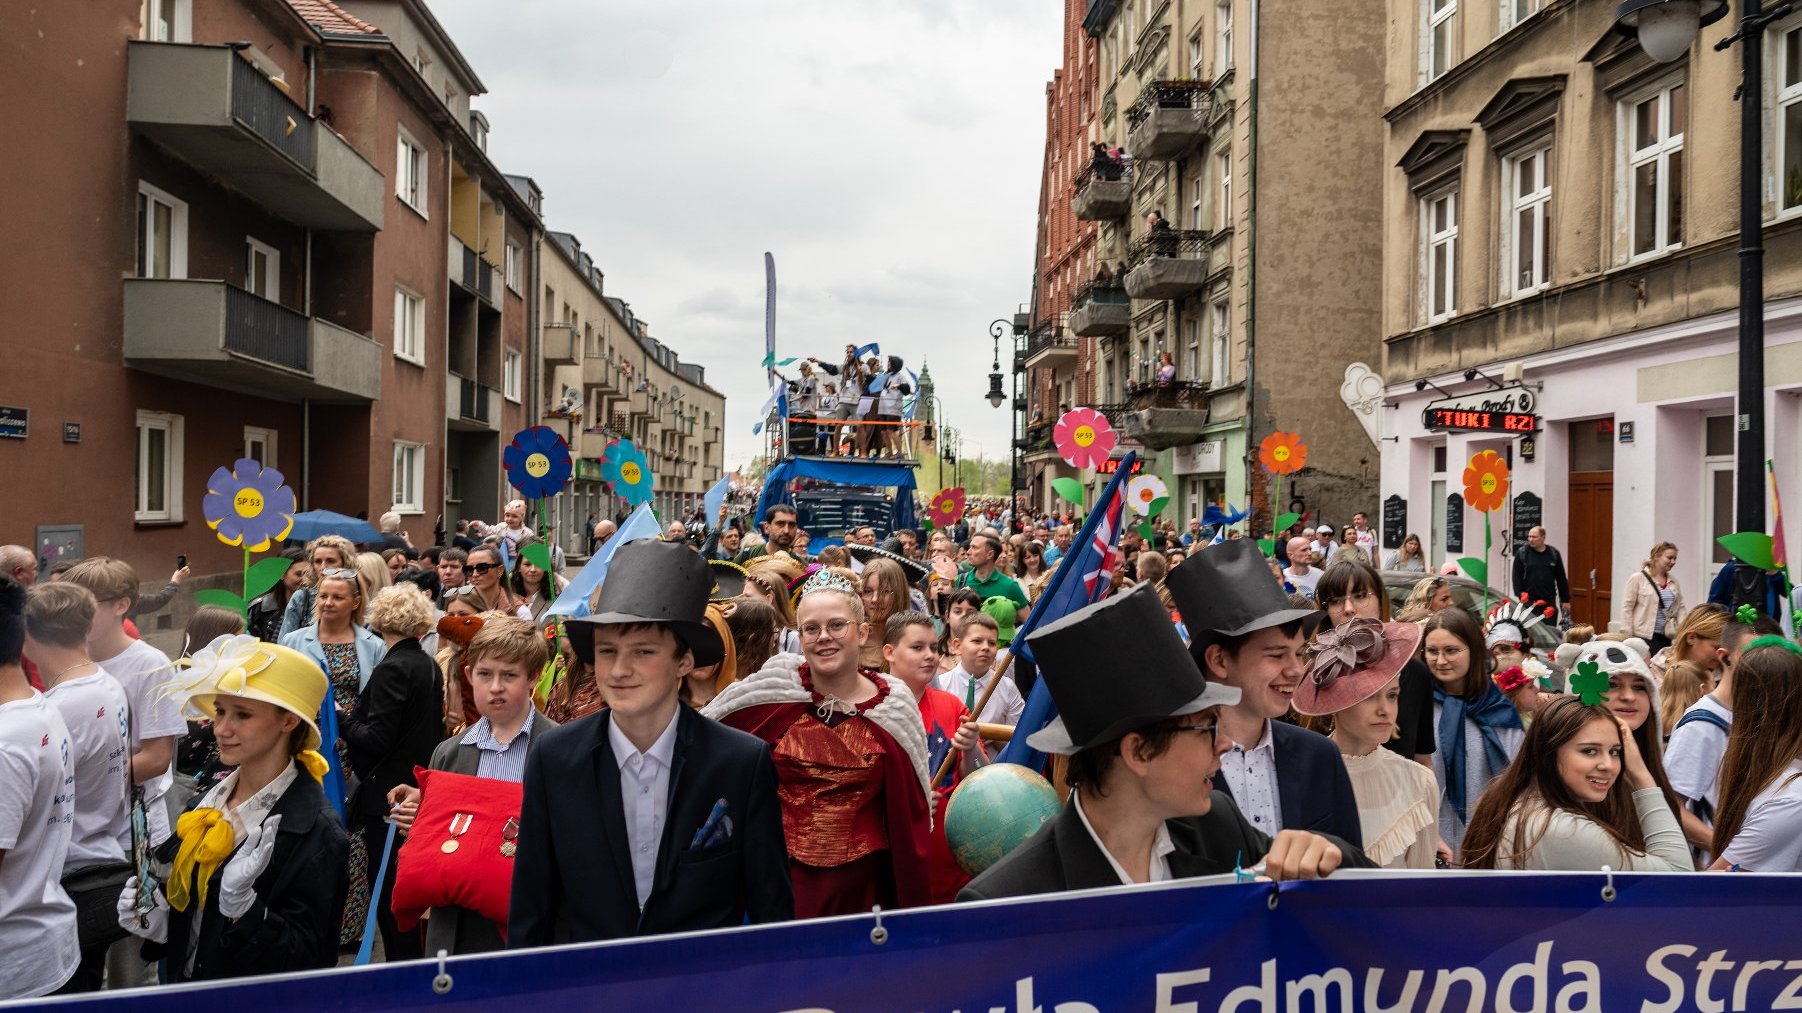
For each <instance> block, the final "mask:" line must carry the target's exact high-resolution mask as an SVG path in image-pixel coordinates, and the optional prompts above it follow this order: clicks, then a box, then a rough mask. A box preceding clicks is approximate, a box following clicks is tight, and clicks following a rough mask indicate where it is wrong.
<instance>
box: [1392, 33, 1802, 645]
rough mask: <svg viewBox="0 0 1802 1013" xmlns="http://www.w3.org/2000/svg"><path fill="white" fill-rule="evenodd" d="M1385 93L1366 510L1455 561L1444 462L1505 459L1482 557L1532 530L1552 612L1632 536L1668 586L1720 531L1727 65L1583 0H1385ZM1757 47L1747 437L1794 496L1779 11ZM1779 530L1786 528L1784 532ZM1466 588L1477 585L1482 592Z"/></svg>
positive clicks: (1797, 490)
mask: <svg viewBox="0 0 1802 1013" xmlns="http://www.w3.org/2000/svg"><path fill="white" fill-rule="evenodd" d="M1389 15H1390V17H1389V20H1390V21H1391V23H1392V24H1393V25H1395V26H1396V33H1395V34H1394V35H1393V36H1392V39H1391V45H1390V47H1389V50H1388V70H1387V75H1386V83H1385V89H1384V121H1385V129H1386V141H1385V147H1386V153H1385V156H1384V166H1385V170H1384V171H1385V178H1384V180H1383V183H1382V189H1383V194H1384V204H1385V207H1386V215H1385V218H1386V224H1385V234H1384V251H1383V294H1384V302H1383V334H1384V342H1385V346H1386V347H1385V354H1384V359H1383V367H1382V375H1383V379H1384V381H1385V382H1386V384H1387V386H1386V387H1385V389H1384V390H1383V392H1382V408H1381V418H1382V420H1383V438H1384V440H1385V441H1386V442H1385V443H1384V453H1383V460H1382V492H1383V497H1384V506H1383V509H1384V512H1385V513H1386V514H1387V515H1388V516H1389V517H1390V518H1391V520H1392V521H1393V523H1392V524H1391V525H1388V526H1389V527H1391V528H1393V529H1394V530H1406V531H1410V532H1416V533H1418V534H1419V535H1420V536H1421V539H1422V541H1423V544H1425V543H1430V544H1431V546H1432V555H1433V557H1434V559H1435V560H1438V559H1442V558H1446V557H1457V556H1461V555H1481V554H1482V551H1483V544H1482V535H1481V531H1482V525H1483V522H1484V518H1483V516H1482V515H1480V514H1477V513H1474V512H1472V511H1470V510H1469V509H1467V508H1466V506H1465V505H1464V503H1463V497H1462V495H1461V494H1460V490H1461V488H1462V482H1461V473H1462V471H1463V468H1464V465H1465V462H1466V461H1467V460H1468V459H1469V458H1470V457H1471V456H1472V455H1474V454H1475V453H1477V452H1479V451H1481V450H1485V449H1490V450H1495V451H1497V452H1498V453H1500V454H1502V455H1503V456H1504V457H1506V458H1508V459H1509V460H1510V462H1511V466H1512V469H1513V485H1512V489H1511V490H1510V491H1511V493H1512V497H1511V501H1510V503H1509V506H1508V510H1507V511H1506V512H1505V513H1501V514H1497V515H1495V516H1494V518H1493V520H1494V523H1495V527H1496V529H1497V531H1498V535H1497V539H1498V546H1497V549H1498V551H1496V552H1493V553H1492V554H1491V567H1492V570H1497V571H1498V572H1499V568H1500V567H1501V566H1502V565H1503V564H1504V563H1505V557H1503V556H1502V555H1501V553H1500V551H1499V549H1500V544H1499V543H1500V541H1501V539H1502V537H1503V533H1505V534H1506V535H1507V536H1508V537H1509V538H1510V540H1512V539H1514V538H1518V537H1524V534H1525V529H1526V528H1527V527H1528V526H1530V525H1532V524H1535V523H1543V524H1544V525H1545V526H1546V527H1547V529H1548V532H1549V535H1550V538H1551V541H1552V542H1553V544H1555V545H1558V546H1560V547H1561V548H1562V550H1563V552H1564V557H1565V561H1566V566H1567V568H1568V570H1569V572H1570V577H1571V583H1572V585H1573V587H1572V593H1573V601H1572V604H1573V610H1574V611H1575V613H1576V616H1577V618H1578V619H1579V621H1584V622H1594V623H1595V624H1596V625H1597V626H1598V627H1601V626H1603V625H1604V624H1605V623H1606V622H1607V620H1608V619H1609V617H1610V616H1611V615H1612V614H1613V613H1614V611H1615V606H1614V605H1613V603H1612V595H1611V589H1613V588H1617V587H1620V586H1622V585H1623V584H1624V582H1625V580H1626V579H1627V577H1628V576H1630V575H1631V574H1632V573H1633V572H1634V570H1636V569H1637V568H1638V566H1639V565H1640V562H1641V560H1643V559H1644V558H1645V557H1646V553H1647V549H1648V548H1649V547H1650V546H1651V545H1652V544H1653V543H1654V542H1657V541H1661V540H1669V541H1672V542H1674V543H1676V544H1677V545H1678V546H1679V549H1680V553H1679V558H1678V568H1677V571H1676V573H1677V576H1678V578H1679V579H1680V580H1681V581H1682V583H1683V585H1684V586H1685V587H1686V588H1688V589H1694V590H1692V594H1694V593H1696V592H1699V591H1700V589H1703V588H1706V587H1707V584H1708V581H1709V580H1710V579H1711V578H1712V577H1713V576H1714V575H1715V573H1716V572H1717V571H1718V569H1719V567H1720V565H1721V564H1722V563H1724V562H1725V561H1726V556H1725V555H1724V554H1723V552H1722V551H1721V550H1720V549H1719V548H1718V546H1716V545H1715V544H1714V539H1715V538H1716V537H1717V536H1719V535H1721V534H1725V533H1728V532H1731V531H1733V530H1734V525H1733V518H1734V506H1733V496H1734V485H1733V461H1734V442H1735V435H1734V434H1735V423H1734V411H1735V403H1736V389H1737V387H1736V369H1737V362H1738V359H1737V351H1736V342H1737V333H1738V331H1737V314H1738V306H1739V291H1738V284H1737V278H1738V266H1737V264H1738V257H1737V247H1738V220H1737V214H1738V207H1739V186H1738V173H1737V172H1736V168H1737V166H1738V162H1739V138H1740V135H1739V129H1740V127H1739V122H1740V118H1739V110H1738V108H1737V106H1736V104H1735V102H1734V98H1733V93H1734V90H1735V88H1736V86H1737V85H1738V83H1739V59H1738V56H1737V55H1736V54H1733V53H1726V54H1723V53H1717V52H1715V51H1714V49H1713V44H1714V43H1715V42H1716V41H1717V40H1718V39H1720V38H1721V37H1722V36H1724V35H1726V34H1728V33H1729V32H1731V31H1732V30H1733V28H1734V23H1733V22H1734V19H1732V18H1729V19H1726V20H1724V21H1722V22H1719V23H1717V24H1715V25H1713V26H1712V27H1709V28H1705V29H1704V30H1703V31H1702V33H1701V37H1700V41H1699V42H1697V43H1696V44H1695V45H1694V46H1693V47H1692V48H1691V49H1690V51H1689V52H1688V53H1686V54H1683V55H1681V56H1679V57H1678V58H1677V59H1675V60H1673V61H1672V62H1669V63H1658V62H1654V61H1653V60H1651V59H1650V58H1649V57H1647V56H1646V55H1645V54H1644V52H1643V51H1642V50H1641V48H1640V46H1639V44H1638V43H1637V42H1636V41H1635V40H1634V39H1631V38H1628V37H1625V36H1623V35H1621V34H1620V33H1619V32H1617V31H1616V29H1615V24H1614V5H1613V4H1611V3H1605V2H1602V0H1555V2H1542V0H1520V2H1518V3H1504V4H1501V5H1499V6H1498V5H1493V4H1492V5H1472V4H1465V3H1460V2H1458V0H1418V2H1417V0H1390V4H1389ZM1767 41H1768V45H1769V50H1768V52H1767V53H1766V68H1767V77H1766V93H1765V95H1764V102H1765V109H1766V111H1767V113H1768V116H1767V120H1766V123H1767V126H1766V137H1765V145H1766V147H1765V151H1766V164H1765V166H1764V171H1763V173H1762V176H1763V180H1764V182H1763V187H1762V190H1761V193H1760V197H1761V200H1762V202H1763V210H1764V221H1765V228H1764V246H1765V268H1764V271H1765V292H1766V297H1767V301H1766V303H1765V306H1764V317H1765V321H1766V333H1765V370H1766V383H1767V384H1768V385H1769V386H1768V387H1767V389H1766V391H1765V410H1766V413H1767V423H1766V432H1767V440H1768V454H1769V456H1770V457H1771V458H1772V460H1773V462H1774V467H1775V471H1776V476H1777V483H1778V486H1779V488H1780V489H1781V491H1782V494H1783V496H1784V498H1786V499H1789V500H1790V501H1791V502H1798V501H1802V500H1799V499H1798V497H1802V487H1799V485H1798V482H1797V472H1798V469H1799V467H1802V454H1799V450H1802V448H1799V447H1798V445H1797V439H1796V433H1797V423H1798V415H1799V411H1798V404H1799V401H1798V395H1799V394H1802V298H1799V296H1802V15H1798V16H1795V17H1791V18H1789V19H1788V20H1787V21H1784V22H1780V23H1778V24H1777V25H1776V26H1774V27H1773V29H1772V30H1771V32H1770V33H1769V37H1768V40H1767ZM1793 518H1794V514H1792V528H1791V530H1790V531H1789V532H1788V535H1789V537H1790V538H1791V539H1792V543H1791V544H1794V541H1793V540H1794V539H1795V538H1796V537H1798V534H1799V532H1798V531H1797V530H1796V529H1795V526H1794V521H1793ZM1492 583H1498V582H1497V581H1492Z"/></svg>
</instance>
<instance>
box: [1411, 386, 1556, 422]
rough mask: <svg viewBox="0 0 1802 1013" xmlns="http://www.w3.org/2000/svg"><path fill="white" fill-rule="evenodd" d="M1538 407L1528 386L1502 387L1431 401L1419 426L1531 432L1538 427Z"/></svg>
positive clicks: (1422, 414)
mask: <svg viewBox="0 0 1802 1013" xmlns="http://www.w3.org/2000/svg"><path fill="white" fill-rule="evenodd" d="M1538 408H1539V395H1538V394H1536V393H1535V392H1534V391H1533V390H1532V388H1530V387H1520V386H1515V387H1502V388H1500V389H1498V390H1486V391H1481V392H1479V393H1476V394H1461V395H1459V396H1457V397H1447V398H1440V399H1439V400H1437V401H1434V402H1431V403H1430V404H1428V405H1427V407H1426V410H1425V411H1423V412H1421V425H1423V426H1425V427H1426V428H1428V429H1430V430H1432V431H1433V432H1437V433H1445V432H1476V433H1532V432H1537V431H1538V430H1539V414H1538V411H1537V409H1538Z"/></svg>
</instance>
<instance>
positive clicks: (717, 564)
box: [707, 559, 751, 601]
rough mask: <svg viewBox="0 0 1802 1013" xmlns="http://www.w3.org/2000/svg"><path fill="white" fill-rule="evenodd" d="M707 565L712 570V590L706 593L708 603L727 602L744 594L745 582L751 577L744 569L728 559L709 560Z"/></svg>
mask: <svg viewBox="0 0 1802 1013" xmlns="http://www.w3.org/2000/svg"><path fill="white" fill-rule="evenodd" d="M707 565H708V566H709V567H712V569H713V588H712V590H710V591H709V592H708V593H707V599H708V600H709V601H727V600H729V599H732V598H736V597H738V596H739V595H741V594H744V593H745V581H747V580H749V579H750V576H751V575H750V573H749V572H748V571H746V570H745V568H744V567H742V566H740V565H738V564H737V563H734V562H732V561H731V560H729V559H709V560H708V561H707Z"/></svg>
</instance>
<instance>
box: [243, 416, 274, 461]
mask: <svg viewBox="0 0 1802 1013" xmlns="http://www.w3.org/2000/svg"><path fill="white" fill-rule="evenodd" d="M244 456H245V457H248V458H250V459H251V460H253V461H255V462H257V463H258V464H260V465H262V466H263V467H265V468H273V467H275V430H273V429H261V428H258V427H256V426H245V427H244Z"/></svg>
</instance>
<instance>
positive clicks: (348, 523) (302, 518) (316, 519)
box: [288, 510, 382, 545]
mask: <svg viewBox="0 0 1802 1013" xmlns="http://www.w3.org/2000/svg"><path fill="white" fill-rule="evenodd" d="M320 535H343V536H344V537H345V538H348V539H350V540H351V541H353V542H355V543H357V544H358V545H369V544H373V543H375V542H379V541H381V540H382V533H381V532H380V531H377V530H376V529H375V525H373V524H371V523H369V522H368V521H365V520H358V519H357V518H355V517H346V516H345V515H344V514H338V513H333V512H331V511H330V510H308V511H307V512H305V513H298V514H295V515H294V528H293V530H291V531H289V532H288V540H289V541H291V542H310V541H312V540H313V539H315V538H318V537H319V536H320Z"/></svg>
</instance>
